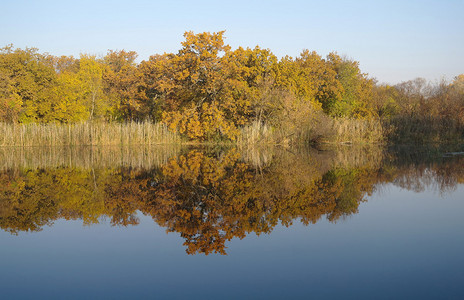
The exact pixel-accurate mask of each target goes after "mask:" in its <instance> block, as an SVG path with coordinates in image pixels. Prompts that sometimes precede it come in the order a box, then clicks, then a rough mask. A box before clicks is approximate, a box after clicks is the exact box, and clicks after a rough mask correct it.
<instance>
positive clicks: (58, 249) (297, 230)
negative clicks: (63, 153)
mask: <svg viewBox="0 0 464 300" xmlns="http://www.w3.org/2000/svg"><path fill="white" fill-rule="evenodd" d="M463 195H464V186H463V185H460V186H459V187H458V188H457V189H456V190H455V191H454V192H451V193H449V194H444V195H443V196H442V197H440V196H439V195H437V194H436V193H428V192H424V193H414V192H410V191H406V190H403V189H400V188H398V187H395V186H393V185H387V186H386V187H385V188H384V189H383V190H382V192H381V193H379V194H374V195H373V196H371V197H369V199H368V201H367V202H365V203H362V204H361V205H360V207H359V213H358V214H355V215H352V216H351V217H349V218H346V219H345V220H344V221H341V220H340V221H338V222H337V223H335V224H334V223H329V222H327V221H325V220H321V221H320V222H318V223H317V224H315V225H310V226H309V227H305V226H303V225H301V224H300V223H299V222H298V221H295V224H294V225H293V226H291V227H289V228H285V227H280V226H278V227H276V228H275V229H274V231H273V232H272V234H270V235H262V236H260V237H258V238H257V237H256V236H255V235H254V234H250V235H249V236H247V237H245V238H244V239H243V240H238V239H235V240H232V241H231V242H228V243H227V246H228V249H227V252H228V253H229V254H228V255H227V256H221V255H209V256H204V255H203V254H199V255H193V256H189V255H187V254H186V253H185V247H183V245H182V243H183V240H182V238H180V237H179V234H178V233H170V234H166V233H165V229H164V228H160V227H158V226H157V225H156V224H155V223H154V222H153V221H152V220H151V218H150V217H146V216H143V215H142V216H140V221H141V222H140V225H138V226H133V227H127V228H124V227H110V226H109V225H108V224H107V223H103V224H99V225H93V226H82V222H81V221H64V220H60V221H57V222H55V224H54V225H53V226H52V227H45V228H44V230H43V231H42V232H39V233H20V234H19V236H12V235H10V234H9V233H6V232H3V231H2V232H0V293H1V294H0V297H2V298H5V299H6V298H10V297H14V296H16V297H31V298H32V297H33V298H36V297H44V298H45V297H47V298H50V297H51V298H63V297H64V298H69V297H72V296H74V297H78V298H89V297H93V298H101V297H107V298H119V297H121V298H129V297H130V298H135V297H137V298H141V297H150V298H153V297H160V298H161V297H167V296H171V297H176V298H184V297H188V298H202V299H205V298H206V299H208V298H215V299H218V298H225V297H230V298H243V297H248V298H257V297H260V296H261V297H263V298H288V297H291V296H293V297H298V298H303V297H304V298H309V297H316V298H324V297H327V298H343V299H346V298H358V297H364V298H375V299H379V298H399V297H398V296H400V297H401V298H421V299H424V298H433V299H437V298H450V297H455V298H462V297H464V288H463V287H462V283H463V279H464V257H463V256H462V253H463V252H464V234H463V233H462V228H463V225H464V219H463V218H462V214H463V212H464V201H463V200H464V199H463Z"/></svg>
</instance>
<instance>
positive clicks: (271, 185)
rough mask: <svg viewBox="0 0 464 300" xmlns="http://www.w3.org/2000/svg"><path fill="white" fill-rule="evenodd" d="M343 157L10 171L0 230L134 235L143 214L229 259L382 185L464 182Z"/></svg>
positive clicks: (199, 158) (350, 208)
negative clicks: (65, 224)
mask: <svg viewBox="0 0 464 300" xmlns="http://www.w3.org/2000/svg"><path fill="white" fill-rule="evenodd" d="M313 151H314V150H313ZM344 157H345V158H346V157H354V158H355V161H353V162H352V163H350V162H349V161H343V162H342V160H341V156H340V154H339V153H337V152H333V151H332V152H331V151H324V152H313V153H308V152H305V151H302V152H298V151H297V152H295V153H289V152H285V151H284V152H280V153H274V154H273V155H272V158H271V159H269V160H268V161H267V162H265V163H253V162H252V161H248V160H247V159H246V157H245V158H244V157H243V155H242V153H241V152H239V151H238V150H236V149H228V150H225V151H203V150H199V149H193V150H190V151H186V152H185V153H183V154H181V155H178V156H177V157H176V158H174V159H171V160H169V161H168V162H166V163H164V164H161V165H160V166H158V167H153V168H150V169H144V168H130V167H117V168H113V169H110V168H96V169H94V168H78V167H56V168H47V169H40V168H38V169H22V170H18V169H9V170H7V171H3V172H1V173H0V227H1V228H2V229H4V230H6V231H8V232H11V233H13V234H17V233H19V232H21V231H38V230H41V229H42V228H43V227H44V226H46V225H51V224H52V223H53V221H54V220H57V219H61V218H63V219H66V220H71V219H73V220H74V219H81V220H83V222H84V224H93V223H98V222H99V221H100V220H101V219H102V218H109V219H110V222H111V224H112V225H117V226H128V225H136V224H138V222H139V220H138V218H137V212H138V211H140V212H142V213H144V214H146V215H149V216H151V217H152V218H153V220H154V221H155V222H156V223H158V224H159V225H160V226H162V227H165V228H166V229H167V231H168V232H178V233H179V234H180V235H181V237H182V238H183V239H184V241H185V242H184V245H185V246H186V251H187V253H189V254H195V253H205V254H209V253H220V254H225V253H226V252H225V248H226V247H225V244H226V241H229V240H231V239H233V238H240V239H242V238H244V237H245V236H246V235H247V234H249V233H255V234H257V235H259V234H261V233H269V232H271V231H272V230H273V228H274V227H275V226H276V225H278V224H282V225H284V226H289V225H291V224H292V222H293V221H294V220H300V221H301V222H302V223H304V224H306V225H309V224H314V223H316V222H317V221H318V220H320V219H321V218H323V217H326V218H327V219H328V220H329V221H332V222H335V221H337V220H338V219H340V218H341V217H343V216H347V215H351V214H355V213H357V212H358V207H359V205H360V203H361V202H363V201H365V199H366V196H368V195H370V194H371V193H372V192H373V191H374V190H375V189H376V187H377V186H378V185H379V184H383V183H386V182H393V183H394V184H397V185H399V186H401V187H404V188H407V189H413V190H420V189H421V187H423V186H429V185H431V184H432V182H433V183H434V184H437V188H438V189H440V190H441V191H443V190H446V189H449V188H453V187H454V186H456V184H457V183H458V182H461V183H462V182H463V178H464V172H463V171H462V168H461V167H459V166H462V162H463V161H464V160H463V159H462V158H460V157H455V158H453V159H449V158H446V159H441V160H440V161H433V162H426V163H424V164H421V163H416V162H411V161H409V162H406V163H405V162H399V161H398V160H397V159H391V157H390V158H389V159H387V158H388V155H387V156H386V157H387V158H385V159H383V160H382V157H383V155H381V154H379V155H370V156H368V155H367V156H366V157H368V158H369V159H367V160H365V161H362V160H360V159H359V156H356V155H347V156H344ZM335 158H337V159H335ZM387 161H388V163H387Z"/></svg>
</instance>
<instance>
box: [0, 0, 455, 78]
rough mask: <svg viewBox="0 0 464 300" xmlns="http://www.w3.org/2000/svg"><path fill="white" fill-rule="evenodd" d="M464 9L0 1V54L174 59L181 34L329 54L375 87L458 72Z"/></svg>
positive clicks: (431, 4) (416, 4) (429, 4)
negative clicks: (34, 51) (4, 50)
mask: <svg viewBox="0 0 464 300" xmlns="http://www.w3.org/2000/svg"><path fill="white" fill-rule="evenodd" d="M463 14H464V1H463V0H455V1H451V0H436V1H408V0H404V1H396V0H395V1H392V0H390V1H341V0H339V1H296V0H286V1H272V0H269V1H253V0H247V1H243V0H236V1H205V0H196V1H174V0H173V1H147V0H132V1H120V0H113V1H98V0H93V1H88V0H81V1H63V0H60V1H58V0H40V1H39V0H37V1H26V0H0V46H4V45H7V44H10V43H13V44H14V45H15V46H16V47H20V48H24V47H26V46H29V47H37V48H39V50H40V52H49V53H51V54H55V55H74V56H79V53H92V54H97V55H104V54H105V53H106V52H107V50H108V49H112V50H118V49H119V50H120V49H125V50H134V51H137V53H139V58H140V60H143V59H148V57H149V56H150V55H151V54H156V53H164V52H176V51H177V50H178V49H179V48H180V42H181V41H182V40H183V37H182V34H183V33H184V32H185V31H189V30H192V31H194V32H203V31H210V32H213V31H220V30H226V42H227V43H229V44H230V45H231V46H232V47H233V48H236V47H238V46H244V47H254V46H255V45H260V46H261V47H263V48H269V49H271V50H272V51H273V52H274V54H276V55H277V56H279V57H281V56H284V55H286V54H288V55H291V56H297V55H298V54H299V53H300V52H301V50H303V49H309V50H316V51H317V52H318V53H319V54H321V55H323V56H325V55H327V54H328V53H329V52H331V51H337V52H338V53H339V54H341V55H346V56H348V57H350V58H352V59H355V60H357V61H359V62H360V64H361V69H362V70H363V71H364V72H367V73H369V75H370V76H371V77H375V78H377V79H378V80H379V81H380V82H387V83H398V82H400V81H404V80H409V79H413V78H415V77H424V78H426V79H428V80H439V79H440V78H442V77H445V78H447V79H452V78H453V77H454V76H456V75H458V74H460V73H464V16H463Z"/></svg>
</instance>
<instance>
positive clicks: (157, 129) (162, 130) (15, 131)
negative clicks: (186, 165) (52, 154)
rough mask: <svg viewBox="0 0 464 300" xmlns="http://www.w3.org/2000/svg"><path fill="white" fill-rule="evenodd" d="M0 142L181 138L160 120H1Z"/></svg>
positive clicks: (49, 143) (107, 142) (117, 142)
mask: <svg viewBox="0 0 464 300" xmlns="http://www.w3.org/2000/svg"><path fill="white" fill-rule="evenodd" d="M0 132H1V133H2V134H1V135H0V146H20V147H27V146H126V145H156V144H179V143H182V141H183V140H182V138H181V137H180V135H179V134H177V133H173V132H171V131H169V130H168V128H167V127H166V126H165V125H163V124H160V123H151V122H140V123H138V122H128V123H105V122H99V123H90V122H85V123H77V124H59V123H48V124H36V123H31V124H6V123H0Z"/></svg>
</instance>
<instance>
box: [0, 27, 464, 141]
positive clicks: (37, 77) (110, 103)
mask: <svg viewBox="0 0 464 300" xmlns="http://www.w3.org/2000/svg"><path fill="white" fill-rule="evenodd" d="M184 38H185V39H184V41H183V42H182V43H181V49H180V50H179V51H178V52H177V53H165V54H159V55H153V56H151V57H150V58H149V59H148V60H144V61H142V62H140V63H137V61H136V59H137V53H136V52H134V51H125V50H120V51H112V50H110V51H108V53H107V54H106V55H105V56H103V57H97V56H95V55H89V54H81V55H80V57H79V58H74V57H72V56H60V57H58V56H53V55H50V54H47V53H39V52H38V50H37V49H35V48H26V49H17V48H14V47H13V46H12V45H9V46H6V47H4V48H2V49H1V50H0V121H1V122H7V123H51V122H54V123H65V124H68V123H76V122H83V121H90V122H97V121H107V122H127V121H136V122H139V121H146V120H150V121H153V122H162V123H164V124H166V126H167V127H169V128H170V129H171V130H172V131H176V132H178V133H180V134H182V135H184V136H186V137H187V138H189V139H191V140H199V141H205V140H235V139H237V137H238V136H239V134H240V129H241V128H243V127H244V126H249V125H251V124H267V125H269V126H271V127H272V128H276V129H279V130H285V131H286V132H288V135H289V136H290V135H292V134H295V133H298V131H301V130H302V129H308V128H309V129H310V130H312V131H313V132H316V134H315V136H318V135H324V134H327V133H326V131H327V130H325V128H324V126H327V125H326V124H328V122H327V120H333V119H350V120H353V119H355V120H379V124H382V125H381V126H386V127H387V128H389V129H390V131H388V130H387V131H388V132H393V131H394V133H392V134H391V136H392V137H395V136H396V137H397V136H398V134H400V135H401V136H405V135H407V133H408V132H411V131H414V130H418V129H417V128H416V127H418V128H425V127H427V126H429V127H431V128H432V129H437V130H438V131H437V134H438V136H439V138H443V134H445V133H446V132H445V130H444V128H448V127H450V126H451V127H452V128H454V129H455V131H456V132H455V135H453V136H452V137H450V138H453V137H455V136H459V135H461V136H462V132H464V131H463V128H464V125H463V124H464V74H463V75H459V76H457V77H456V78H455V79H454V81H452V82H451V83H448V82H441V83H439V84H435V85H430V84H428V83H427V82H426V81H425V80H423V79H415V80H412V81H408V82H404V83H401V84H398V85H395V86H389V85H379V84H377V83H376V81H375V80H374V79H372V78H370V77H369V76H368V75H367V74H365V73H363V72H362V71H361V70H360V68H359V63H358V62H357V61H354V60H351V59H348V58H346V57H342V56H340V55H338V54H337V53H335V52H333V53H330V54H328V55H327V56H326V57H322V56H320V55H319V54H317V53H316V52H314V51H313V52H311V51H309V50H304V51H302V52H301V54H300V55H299V56H297V57H295V58H293V57H290V56H285V57H283V58H280V59H279V58H277V57H276V56H275V55H274V54H273V53H272V52H271V50H269V49H262V48H260V47H259V46H256V47H255V48H242V47H239V48H237V49H235V50H232V49H231V47H230V46H229V45H227V44H226V43H225V41H224V32H223V31H221V32H216V33H208V32H204V33H199V34H195V33H193V32H186V33H185V34H184ZM408 130H409V131H408ZM387 131H386V132H387ZM403 131H404V132H403ZM397 138H398V137H397Z"/></svg>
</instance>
